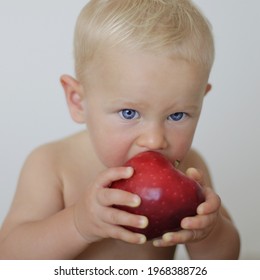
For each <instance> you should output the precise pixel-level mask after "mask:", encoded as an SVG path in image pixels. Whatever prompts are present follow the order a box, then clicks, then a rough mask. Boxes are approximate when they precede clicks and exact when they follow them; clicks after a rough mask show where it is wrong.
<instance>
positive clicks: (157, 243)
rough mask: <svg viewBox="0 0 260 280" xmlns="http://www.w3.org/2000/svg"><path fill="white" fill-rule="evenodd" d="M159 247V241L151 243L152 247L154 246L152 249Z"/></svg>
mask: <svg viewBox="0 0 260 280" xmlns="http://www.w3.org/2000/svg"><path fill="white" fill-rule="evenodd" d="M160 245H161V242H160V240H154V241H153V246H154V247H160Z"/></svg>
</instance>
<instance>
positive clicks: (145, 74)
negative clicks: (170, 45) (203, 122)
mask: <svg viewBox="0 0 260 280" xmlns="http://www.w3.org/2000/svg"><path fill="white" fill-rule="evenodd" d="M207 80H208V72H207V71H206V70H205V69H204V68H203V67H202V66H199V65H195V64H192V63H189V62H187V61H186V60H184V59H179V58H177V57H171V56H168V55H162V54H161V55H158V54H153V53H149V52H143V51H128V50H124V49H123V50H122V49H120V50H118V49H109V50H104V51H102V52H100V53H99V55H97V56H96V57H95V58H94V59H93V61H92V63H91V67H90V69H89V78H88V84H89V86H90V87H91V88H93V87H94V88H96V87H100V86H104V87H105V88H106V89H107V90H109V89H110V90H112V91H121V93H122V94H123V93H124V92H127V93H134V92H138V93H141V92H153V91H160V89H161V90H164V91H173V90H175V91H200V89H201V88H203V87H204V86H205V85H206V83H207Z"/></svg>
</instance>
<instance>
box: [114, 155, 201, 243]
mask: <svg viewBox="0 0 260 280" xmlns="http://www.w3.org/2000/svg"><path fill="white" fill-rule="evenodd" d="M124 166H131V167H133V168H134V174H133V176H132V177H131V178H129V179H122V180H119V181H115V182H113V184H112V185H111V188H115V189H121V190H125V191H128V192H131V193H134V194H137V195H139V196H140V198H141V204H140V205H139V206H138V207H134V208H132V207H128V206H120V205H114V207H115V208H118V209H121V210H124V211H127V212H129V213H133V214H136V215H143V216H146V217H147V218H148V220H149V224H148V226H147V227H146V228H144V229H139V228H134V227H129V226H126V227H125V228H127V229H128V230H131V231H132V232H137V233H142V234H144V235H145V236H146V238H147V240H151V239H154V238H158V237H161V236H162V235H163V234H164V233H166V232H173V231H178V230H180V229H181V227H180V223H181V220H182V219H183V218H185V217H190V216H195V215H196V213H197V212H196V210H197V207H198V205H199V204H201V203H202V202H204V201H205V198H204V195H203V192H202V187H201V186H200V185H199V184H198V183H197V182H196V181H194V180H192V179H191V178H188V177H187V176H185V175H184V174H183V173H182V172H181V171H179V170H177V169H176V168H175V167H174V166H173V165H172V163H171V162H170V161H169V160H168V159H166V158H165V157H164V156H163V155H161V154H160V153H157V152H154V151H147V152H143V153H140V154H138V155H136V156H135V157H133V158H131V159H130V160H129V161H127V162H126V163H125V165H124Z"/></svg>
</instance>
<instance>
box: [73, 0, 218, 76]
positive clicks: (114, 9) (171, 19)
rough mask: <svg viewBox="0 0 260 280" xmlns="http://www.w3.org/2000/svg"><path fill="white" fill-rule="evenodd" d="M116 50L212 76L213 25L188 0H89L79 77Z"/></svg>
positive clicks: (77, 52)
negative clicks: (176, 62) (165, 57)
mask: <svg viewBox="0 0 260 280" xmlns="http://www.w3.org/2000/svg"><path fill="white" fill-rule="evenodd" d="M114 46H126V47H127V48H131V49H136V50H144V51H152V52H155V53H167V54H170V55H174V56H177V57H179V58H183V59H186V60H188V61H190V62H194V63H197V64H200V65H203V66H205V67H206V69H207V70H208V71H210V69H211V67H212V64H213V61H214V42H213V35H212V32H211V26H210V24H209V22H208V20H207V19H206V18H205V17H204V16H203V14H202V13H201V12H200V11H199V9H198V8H197V7H196V6H195V5H194V4H193V3H192V2H191V1H189V0H90V1H89V3H88V4H87V5H86V6H85V7H84V8H83V10H82V11H81V13H80V15H79V17H78V20H77V24H76V28H75V37H74V56H75V70H76V75H77V78H78V79H79V80H81V79H83V78H84V72H85V69H86V66H87V65H88V63H89V61H91V60H92V59H93V57H94V55H95V54H96V53H97V52H98V50H100V49H102V48H109V47H114Z"/></svg>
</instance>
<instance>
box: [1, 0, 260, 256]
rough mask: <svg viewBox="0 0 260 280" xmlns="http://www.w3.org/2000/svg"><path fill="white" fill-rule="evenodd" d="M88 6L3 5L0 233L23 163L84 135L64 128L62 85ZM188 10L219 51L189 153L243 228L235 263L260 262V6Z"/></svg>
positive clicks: (218, 4) (235, 3)
mask: <svg viewBox="0 0 260 280" xmlns="http://www.w3.org/2000/svg"><path fill="white" fill-rule="evenodd" d="M86 2H87V1H86V0H78V1H68V0H52V1H50V0H46V1H35V0H23V1H19V0H8V1H7V0H0V129H1V130H0V224H1V223H2V221H3V219H4V217H5V215H6V213H7V211H8V208H9V206H10V203H11V200H12V197H13V195H14V191H15V188H16V183H17V178H18V175H19V172H20V169H21V167H22V164H23V162H24V160H25V158H26V156H27V155H28V153H29V152H30V151H31V150H32V149H33V148H35V147H37V146H39V145H41V144H43V143H46V142H48V141H52V140H55V139H59V138H61V137H64V136H66V135H69V134H71V133H73V132H75V131H79V130H81V129H83V128H84V127H83V126H79V125H77V124H74V123H73V122H72V121H71V120H70V117H69V114H68V111H67V108H66V103H65V99H64V97H63V92H62V89H61V87H60V84H59V77H60V75H61V74H63V73H68V74H71V75H73V74H74V70H73V55H72V38H73V29H74V25H75V21H76V17H77V15H78V14H79V12H80V10H81V8H82V7H83V6H84V5H85V3H86ZM194 2H195V3H197V4H198V5H199V7H200V8H201V9H202V10H203V11H204V12H205V14H206V15H207V17H208V18H209V19H210V21H211V23H212V25H213V30H214V34H215V41H216V62H215V65H214V68H213V71H212V74H211V78H210V82H211V83H212V84H213V90H212V91H211V93H210V94H209V95H208V96H207V97H206V99H205V103H204V104H205V106H204V110H203V113H202V116H201V121H200V124H199V127H198V130H197V133H196V136H195V139H194V147H196V148H197V149H198V150H199V151H200V152H201V153H202V154H203V155H204V158H205V159H206V161H207V162H208V165H209V167H210V170H211V174H212V177H213V181H214V184H215V188H216V190H217V192H218V193H219V195H220V196H221V198H222V201H223V203H224V204H225V205H226V206H227V208H228V209H229V211H230V213H231V214H232V217H233V219H234V221H235V223H236V225H237V227H238V228H239V231H240V234H241V240H242V250H241V259H248V258H249V259H252V258H256V259H260V242H259V236H260V222H259V214H260V188H259V187H260V184H259V174H260V171H259V158H260V149H259V143H260V128H259V121H260V118H259V105H260V97H259V96H260V79H259V78H260V74H259V72H260V71H259V67H258V66H259V64H260V55H259V52H260V31H259V26H260V17H259V11H260V1H258V0H248V1H245V0H211V1H208V0H195V1H194ZM179 255H180V256H179V257H180V258H185V253H184V252H182V251H180V252H179Z"/></svg>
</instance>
